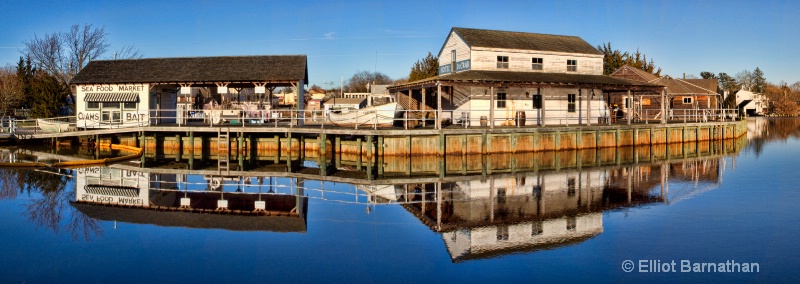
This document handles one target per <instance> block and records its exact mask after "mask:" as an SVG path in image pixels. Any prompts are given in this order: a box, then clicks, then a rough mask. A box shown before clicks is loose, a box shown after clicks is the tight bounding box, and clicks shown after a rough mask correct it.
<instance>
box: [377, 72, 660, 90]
mask: <svg viewBox="0 0 800 284" xmlns="http://www.w3.org/2000/svg"><path fill="white" fill-rule="evenodd" d="M437 81H439V82H452V83H464V84H468V85H469V84H476V83H477V84H492V85H495V84H496V85H503V84H507V85H531V86H533V85H547V86H553V87H563V88H570V87H597V88H601V89H629V88H639V89H647V90H661V89H662V88H663V86H662V85H659V84H653V83H646V82H639V81H633V80H625V79H620V78H614V77H611V76H605V75H585V74H568V73H542V72H510V71H486V70H469V71H464V72H458V73H451V74H446V75H440V76H436V77H431V78H427V79H424V80H419V81H415V82H409V83H405V84H401V85H396V86H392V87H390V88H389V89H392V90H397V89H405V88H414V87H415V86H420V85H430V84H433V83H435V82H437Z"/></svg>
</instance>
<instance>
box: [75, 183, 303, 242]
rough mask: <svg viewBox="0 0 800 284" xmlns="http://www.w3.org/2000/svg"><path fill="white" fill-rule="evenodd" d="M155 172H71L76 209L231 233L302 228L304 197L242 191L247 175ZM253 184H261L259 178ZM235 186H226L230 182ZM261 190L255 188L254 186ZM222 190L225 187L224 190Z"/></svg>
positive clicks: (105, 216) (119, 218) (299, 189)
mask: <svg viewBox="0 0 800 284" xmlns="http://www.w3.org/2000/svg"><path fill="white" fill-rule="evenodd" d="M186 176H187V175H182V174H158V173H148V172H141V171H136V170H129V169H116V168H107V167H89V168H81V169H78V170H77V171H76V190H75V200H76V201H75V202H73V203H72V205H73V206H74V207H75V208H77V209H78V210H79V211H80V212H82V213H84V214H86V215H88V216H90V217H92V218H95V219H100V220H108V221H119V222H125V223H137V224H153V225H158V226H169V227H188V228H217V229H227V230H234V231H273V232H305V231H306V208H307V206H308V199H307V197H305V196H303V188H302V187H296V188H295V189H296V190H297V191H295V192H283V193H280V192H275V191H274V190H273V189H270V190H266V191H264V192H259V191H249V192H246V191H244V190H242V187H249V186H250V185H251V184H252V180H251V178H246V179H245V178H236V177H223V176H206V177H205V179H204V181H199V182H194V183H193V182H187V181H186V180H185V178H186ZM252 179H256V180H257V181H256V185H258V184H259V183H262V184H263V178H252ZM231 184H234V185H236V186H238V188H237V189H231V188H230V187H231V186H230V185H231ZM256 187H258V188H261V187H260V186H256ZM226 188H227V190H228V191H226Z"/></svg>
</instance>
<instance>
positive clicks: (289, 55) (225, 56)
mask: <svg viewBox="0 0 800 284" xmlns="http://www.w3.org/2000/svg"><path fill="white" fill-rule="evenodd" d="M292 56H303V57H307V55H306V54H277V55H276V54H260V55H208V56H178V57H146V58H124V59H95V60H92V61H133V60H166V59H195V58H196V59H203V58H245V57H292Z"/></svg>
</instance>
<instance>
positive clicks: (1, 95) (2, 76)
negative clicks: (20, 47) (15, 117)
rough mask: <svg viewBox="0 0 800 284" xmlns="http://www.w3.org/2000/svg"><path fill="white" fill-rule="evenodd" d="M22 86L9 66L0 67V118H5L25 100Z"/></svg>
mask: <svg viewBox="0 0 800 284" xmlns="http://www.w3.org/2000/svg"><path fill="white" fill-rule="evenodd" d="M22 87H23V86H22V83H21V82H20V80H19V79H18V78H17V74H16V72H13V71H12V70H11V68H10V67H6V68H3V69H0V118H5V117H6V115H8V114H9V113H10V111H11V110H13V109H14V108H16V107H17V106H19V105H20V104H22V102H23V101H24V100H25V96H24V94H23V91H22Z"/></svg>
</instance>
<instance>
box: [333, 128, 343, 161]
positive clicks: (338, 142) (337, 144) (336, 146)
mask: <svg viewBox="0 0 800 284" xmlns="http://www.w3.org/2000/svg"><path fill="white" fill-rule="evenodd" d="M333 156H334V157H335V158H334V159H335V166H336V168H337V169H338V168H340V167H341V166H342V137H341V136H339V135H336V137H335V138H334V139H333Z"/></svg>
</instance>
